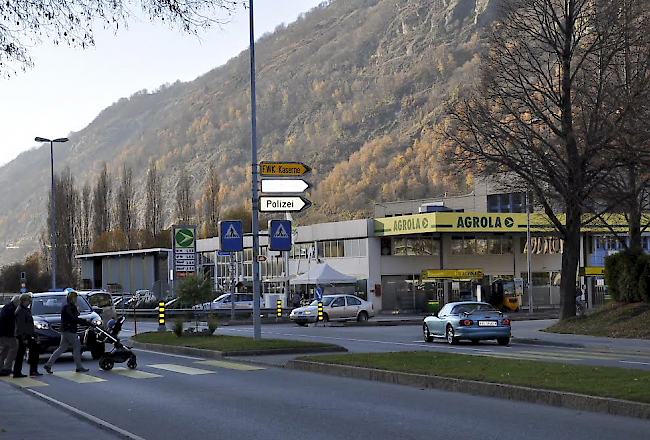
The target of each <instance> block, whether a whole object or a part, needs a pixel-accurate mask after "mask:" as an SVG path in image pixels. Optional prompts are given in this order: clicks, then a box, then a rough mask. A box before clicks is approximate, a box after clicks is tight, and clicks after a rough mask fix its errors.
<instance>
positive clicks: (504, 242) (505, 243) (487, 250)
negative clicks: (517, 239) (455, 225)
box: [451, 235, 512, 255]
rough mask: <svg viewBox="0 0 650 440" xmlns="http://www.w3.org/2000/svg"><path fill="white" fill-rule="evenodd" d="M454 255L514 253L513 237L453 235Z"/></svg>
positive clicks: (452, 251) (452, 249)
mask: <svg viewBox="0 0 650 440" xmlns="http://www.w3.org/2000/svg"><path fill="white" fill-rule="evenodd" d="M451 253H452V255H488V254H490V255H501V254H511V253H512V237H502V236H494V237H474V236H469V235H468V236H452V237H451Z"/></svg>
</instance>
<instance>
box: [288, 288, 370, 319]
mask: <svg viewBox="0 0 650 440" xmlns="http://www.w3.org/2000/svg"><path fill="white" fill-rule="evenodd" d="M322 303H323V321H324V322H328V321H359V322H365V321H367V320H368V319H370V318H372V317H373V316H375V308H374V306H373V304H372V303H371V302H370V301H364V300H362V299H361V298H359V297H356V296H354V295H345V294H341V295H325V296H323V301H322ZM289 319H291V320H292V321H293V322H295V323H296V324H298V325H307V324H308V323H310V322H316V321H317V320H318V301H316V300H314V301H312V303H311V304H309V305H308V306H305V307H298V308H296V309H293V310H292V311H291V315H289Z"/></svg>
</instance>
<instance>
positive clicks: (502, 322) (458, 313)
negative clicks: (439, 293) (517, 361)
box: [422, 301, 511, 345]
mask: <svg viewBox="0 0 650 440" xmlns="http://www.w3.org/2000/svg"><path fill="white" fill-rule="evenodd" d="M422 332H423V336H424V340H425V342H433V339H434V338H444V339H446V340H447V342H448V343H449V344H456V343H457V342H458V341H459V340H460V339H469V340H470V341H472V342H474V343H477V342H478V341H481V340H486V339H496V341H497V342H498V343H499V345H508V344H509V343H510V336H511V331H510V319H508V317H507V316H505V315H504V314H503V312H501V311H499V310H497V309H495V308H494V307H493V306H492V305H491V304H488V303H486V302H479V301H461V302H452V303H449V304H445V305H444V306H443V307H442V309H440V311H439V312H438V314H437V315H432V316H427V317H426V318H424V323H423V324H422Z"/></svg>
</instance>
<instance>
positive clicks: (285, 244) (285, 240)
mask: <svg viewBox="0 0 650 440" xmlns="http://www.w3.org/2000/svg"><path fill="white" fill-rule="evenodd" d="M269 223H270V225H269V250H271V251H290V250H291V222H290V221H289V220H271V221H270V222H269Z"/></svg>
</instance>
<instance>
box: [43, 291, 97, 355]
mask: <svg viewBox="0 0 650 440" xmlns="http://www.w3.org/2000/svg"><path fill="white" fill-rule="evenodd" d="M65 303H66V293H65V292H48V293H35V294H33V295H32V316H33V317H34V327H35V330H36V343H37V344H38V346H39V349H40V352H41V353H47V352H52V351H54V350H56V349H57V347H58V346H59V343H60V342H61V334H60V333H59V330H60V328H61V309H62V308H63V306H64V305H65ZM77 309H79V317H80V318H81V319H86V320H89V321H91V322H92V323H93V324H95V325H101V324H102V318H101V317H100V316H99V314H97V312H96V311H95V310H93V308H92V307H91V306H90V304H88V301H86V299H85V298H84V297H83V296H81V295H80V296H78V298H77ZM77 334H78V335H79V339H81V350H82V351H90V353H91V355H92V357H93V359H99V358H100V357H102V355H103V354H104V350H105V346H104V343H103V342H99V341H97V337H96V336H97V335H96V333H95V331H94V329H93V328H91V326H87V325H78V326H77Z"/></svg>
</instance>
